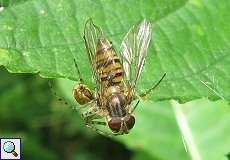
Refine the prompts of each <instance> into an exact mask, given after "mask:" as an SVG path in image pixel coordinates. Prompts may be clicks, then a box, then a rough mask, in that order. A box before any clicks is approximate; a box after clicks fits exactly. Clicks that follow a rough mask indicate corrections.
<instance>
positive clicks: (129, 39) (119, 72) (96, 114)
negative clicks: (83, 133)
mask: <svg viewBox="0 0 230 160" xmlns="http://www.w3.org/2000/svg"><path fill="white" fill-rule="evenodd" d="M151 30H152V28H151V23H150V22H149V21H147V20H146V19H144V20H143V21H142V22H141V23H140V24H137V25H135V26H133V27H132V28H131V29H130V30H129V31H128V33H127V34H126V36H125V38H124V40H123V42H122V44H121V51H120V54H119V55H118V54H117V52H116V50H115V49H114V47H113V45H112V43H111V42H110V41H109V40H108V39H107V38H106V37H105V35H104V34H103V32H102V30H101V29H100V28H99V27H98V26H96V25H95V24H94V23H93V21H92V19H89V20H87V22H86V24H85V29H84V40H85V46H86V49H87V54H88V58H89V61H90V63H91V67H92V72H93V78H94V79H95V81H96V89H95V91H94V92H93V91H92V90H90V89H89V87H88V86H87V85H86V84H85V83H84V80H83V79H82V76H81V73H80V70H79V67H78V65H77V63H76V61H75V60H74V61H75V66H76V68H77V71H78V74H79V76H80V83H78V84H77V85H76V86H75V87H74V89H73V95H74V97H75V99H76V101H77V102H78V103H79V104H81V105H83V108H87V110H86V111H85V112H83V113H82V117H83V119H84V121H85V123H86V125H87V126H88V127H90V128H91V129H93V130H95V131H97V132H99V133H101V134H105V135H122V134H128V133H129V131H130V130H131V129H132V128H133V126H134V124H135V118H134V115H133V112H134V110H135V109H136V107H137V105H138V104H139V100H138V101H137V103H136V104H135V105H132V102H133V101H134V100H135V99H138V97H144V96H146V95H147V94H149V93H150V92H151V91H152V90H153V89H154V88H155V87H156V86H158V84H159V83H160V82H161V81H162V80H163V78H164V77H165V74H164V75H163V77H162V78H161V79H160V80H159V81H158V83H157V84H156V85H154V86H153V87H152V88H150V89H149V90H147V91H146V92H144V93H141V94H137V93H136V92H135V88H136V84H137V81H138V79H139V78H140V75H141V72H142V69H143V67H144V63H145V57H146V55H147V49H148V46H149V43H150V40H151ZM99 126H108V127H109V129H110V132H105V131H103V130H101V129H100V127H99ZM111 131H112V132H111Z"/></svg>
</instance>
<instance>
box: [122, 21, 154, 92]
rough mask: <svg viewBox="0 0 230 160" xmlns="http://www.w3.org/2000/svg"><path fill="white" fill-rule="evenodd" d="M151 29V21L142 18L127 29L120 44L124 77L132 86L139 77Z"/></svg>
mask: <svg viewBox="0 0 230 160" xmlns="http://www.w3.org/2000/svg"><path fill="white" fill-rule="evenodd" d="M151 31H152V27H151V23H150V22H149V21H147V20H146V19H144V20H143V21H142V22H141V23H140V24H138V25H135V26H133V27H132V28H131V29H130V30H129V32H128V33H127V34H126V36H125V37H124V40H123V42H122V44H121V52H120V54H121V57H122V61H123V67H124V70H125V76H126V77H125V79H126V83H127V85H129V86H131V87H132V88H134V87H135V86H136V82H137V80H138V79H139V78H140V74H141V72H142V69H143V66H144V63H145V57H146V55H147V49H148V46H149V42H150V40H151Z"/></svg>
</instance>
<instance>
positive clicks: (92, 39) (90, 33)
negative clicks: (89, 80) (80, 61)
mask: <svg viewBox="0 0 230 160" xmlns="http://www.w3.org/2000/svg"><path fill="white" fill-rule="evenodd" d="M102 36H103V33H102V30H101V29H100V28H99V27H98V26H96V25H95V24H94V23H93V21H92V19H88V20H87V22H86V24H85V29H84V40H85V46H86V49H87V54H88V58H89V61H90V63H91V66H92V69H93V75H94V78H95V79H96V80H97V83H99V77H98V75H97V72H96V67H95V60H96V58H95V56H96V47H97V43H98V40H99V39H100V38H101V37H102Z"/></svg>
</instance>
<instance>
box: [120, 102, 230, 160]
mask: <svg viewBox="0 0 230 160" xmlns="http://www.w3.org/2000/svg"><path fill="white" fill-rule="evenodd" d="M140 105H141V106H140V107H139V108H138V111H137V113H136V121H137V122H136V125H135V128H134V129H133V130H132V131H131V133H130V134H129V135H127V136H123V137H119V140H121V141H123V142H124V143H125V144H127V145H128V146H129V147H130V148H132V149H135V150H136V151H140V150H143V151H145V152H146V153H148V154H149V155H151V156H152V157H154V159H155V158H156V159H162V160H164V159H165V160H167V159H171V160H174V159H175V160H176V159H178V157H180V159H181V160H184V159H190V158H189V156H190V157H191V159H196V160H202V159H210V160H216V159H223V160H224V159H225V157H226V155H227V154H228V153H229V152H230V149H229V145H230V137H229V135H230V127H229V123H230V116H229V112H230V107H229V105H228V104H227V103H226V102H224V101H218V102H210V101H207V100H196V101H192V102H189V103H186V104H183V105H180V104H178V103H177V102H175V101H172V102H171V104H170V103H169V102H168V101H166V102H160V103H152V102H145V103H141V104H140ZM142 107H143V108H142ZM175 117H176V119H175ZM176 121H177V123H178V126H179V128H180V131H181V134H180V132H179V131H178V126H177V125H176ZM183 143H184V144H183ZM186 151H187V153H186Z"/></svg>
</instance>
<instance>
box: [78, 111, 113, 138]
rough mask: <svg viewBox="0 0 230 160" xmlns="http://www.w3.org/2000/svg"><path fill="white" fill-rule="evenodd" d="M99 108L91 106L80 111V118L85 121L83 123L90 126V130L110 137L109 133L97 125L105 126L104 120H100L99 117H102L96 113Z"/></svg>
mask: <svg viewBox="0 0 230 160" xmlns="http://www.w3.org/2000/svg"><path fill="white" fill-rule="evenodd" d="M98 112H99V110H98V109H97V108H96V107H92V108H90V109H89V110H88V111H86V112H84V113H82V118H83V120H84V121H85V124H86V126H87V127H88V128H90V129H91V130H93V131H95V132H97V133H99V134H101V135H104V136H108V137H111V136H113V135H112V134H110V133H107V132H105V131H103V130H101V129H100V128H98V127H97V126H106V125H107V123H106V121H105V120H103V121H100V120H99V119H102V118H103V117H101V116H100V115H99V114H98Z"/></svg>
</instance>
